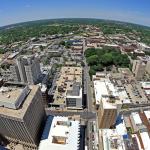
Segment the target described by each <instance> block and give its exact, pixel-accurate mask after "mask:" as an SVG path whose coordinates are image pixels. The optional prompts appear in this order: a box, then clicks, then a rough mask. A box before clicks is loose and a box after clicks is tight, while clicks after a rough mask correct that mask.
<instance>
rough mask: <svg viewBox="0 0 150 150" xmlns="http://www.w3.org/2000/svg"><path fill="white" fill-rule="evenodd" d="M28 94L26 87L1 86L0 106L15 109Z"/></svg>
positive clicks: (28, 90)
mask: <svg viewBox="0 0 150 150" xmlns="http://www.w3.org/2000/svg"><path fill="white" fill-rule="evenodd" d="M29 92H30V89H29V88H28V86H22V87H17V86H13V87H12V86H8V87H7V86H2V87H1V88H0V106H2V107H7V108H11V109H17V108H18V107H19V104H21V103H22V102H23V101H24V99H25V96H27V95H28V94H29Z"/></svg>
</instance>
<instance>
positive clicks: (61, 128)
mask: <svg viewBox="0 0 150 150" xmlns="http://www.w3.org/2000/svg"><path fill="white" fill-rule="evenodd" d="M79 135H80V124H79V121H73V120H70V119H69V118H68V117H60V116H57V117H53V116H49V117H48V119H47V122H46V125H45V129H44V132H43V135H42V139H41V142H40V145H39V150H49V149H52V150H78V149H79Z"/></svg>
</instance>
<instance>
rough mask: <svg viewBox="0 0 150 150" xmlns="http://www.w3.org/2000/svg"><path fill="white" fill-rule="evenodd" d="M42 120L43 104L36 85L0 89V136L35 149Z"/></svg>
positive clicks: (11, 86)
mask: <svg viewBox="0 0 150 150" xmlns="http://www.w3.org/2000/svg"><path fill="white" fill-rule="evenodd" d="M44 119H45V110H44V104H43V100H42V94H41V91H40V87H39V86H38V85H32V86H29V87H28V86H24V85H5V86H2V87H1V88H0V134H1V135H2V136H3V137H5V138H6V139H8V140H9V141H10V142H13V143H16V144H18V143H19V144H22V145H24V146H25V147H29V148H31V149H36V148H37V146H38V143H39V139H40V136H39V135H40V132H41V124H42V123H43V121H44Z"/></svg>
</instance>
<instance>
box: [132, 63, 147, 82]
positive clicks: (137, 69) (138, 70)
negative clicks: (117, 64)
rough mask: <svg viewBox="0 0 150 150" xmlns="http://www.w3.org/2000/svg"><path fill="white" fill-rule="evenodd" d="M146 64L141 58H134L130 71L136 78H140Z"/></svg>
mask: <svg viewBox="0 0 150 150" xmlns="http://www.w3.org/2000/svg"><path fill="white" fill-rule="evenodd" d="M145 67H146V64H145V63H144V62H142V61H141V60H134V61H133V67H132V72H133V74H134V76H135V78H136V79H137V80H141V79H142V78H143V76H144V74H145Z"/></svg>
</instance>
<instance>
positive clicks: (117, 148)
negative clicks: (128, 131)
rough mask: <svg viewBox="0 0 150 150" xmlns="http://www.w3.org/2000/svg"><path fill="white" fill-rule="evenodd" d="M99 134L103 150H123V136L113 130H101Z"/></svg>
mask: <svg viewBox="0 0 150 150" xmlns="http://www.w3.org/2000/svg"><path fill="white" fill-rule="evenodd" d="M101 132H102V133H101V136H102V138H103V147H104V150H125V144H124V141H123V136H122V135H119V134H118V133H117V131H116V130H115V129H103V130H101Z"/></svg>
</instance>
